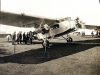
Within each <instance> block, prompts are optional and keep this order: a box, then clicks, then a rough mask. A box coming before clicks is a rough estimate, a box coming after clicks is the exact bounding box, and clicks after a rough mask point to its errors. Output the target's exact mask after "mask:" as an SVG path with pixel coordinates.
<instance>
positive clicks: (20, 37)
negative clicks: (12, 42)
mask: <svg viewBox="0 0 100 75" xmlns="http://www.w3.org/2000/svg"><path fill="white" fill-rule="evenodd" d="M19 42H20V44H21V43H22V32H20V33H19Z"/></svg>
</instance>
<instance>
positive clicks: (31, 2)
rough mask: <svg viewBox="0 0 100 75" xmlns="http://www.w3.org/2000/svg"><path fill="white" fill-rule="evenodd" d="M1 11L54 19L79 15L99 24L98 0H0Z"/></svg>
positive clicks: (84, 19) (91, 22)
mask: <svg viewBox="0 0 100 75" xmlns="http://www.w3.org/2000/svg"><path fill="white" fill-rule="evenodd" d="M1 11H6V12H12V13H19V14H20V13H25V14H26V15H30V16H44V17H48V18H55V19H56V18H61V17H71V18H76V17H80V19H81V20H82V21H84V22H85V23H86V24H92V25H94V24H95V25H100V3H99V0H1Z"/></svg>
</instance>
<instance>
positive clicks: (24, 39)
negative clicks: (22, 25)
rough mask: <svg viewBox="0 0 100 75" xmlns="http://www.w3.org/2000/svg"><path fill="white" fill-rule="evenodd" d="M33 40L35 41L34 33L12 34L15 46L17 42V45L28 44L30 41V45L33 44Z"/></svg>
mask: <svg viewBox="0 0 100 75" xmlns="http://www.w3.org/2000/svg"><path fill="white" fill-rule="evenodd" d="M32 39H33V32H32V31H30V32H27V33H25V32H24V33H22V32H21V31H19V32H18V33H16V32H14V33H13V34H12V44H15V43H16V42H17V44H22V43H24V44H27V43H28V41H30V43H31V44H32Z"/></svg>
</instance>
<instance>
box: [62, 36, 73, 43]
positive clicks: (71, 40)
mask: <svg viewBox="0 0 100 75" xmlns="http://www.w3.org/2000/svg"><path fill="white" fill-rule="evenodd" d="M62 37H63V38H64V39H65V40H66V41H67V42H73V39H72V38H71V37H70V36H68V35H67V38H65V37H64V36H62Z"/></svg>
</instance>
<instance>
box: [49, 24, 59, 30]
mask: <svg viewBox="0 0 100 75" xmlns="http://www.w3.org/2000/svg"><path fill="white" fill-rule="evenodd" d="M57 28H59V24H55V25H53V26H51V29H57Z"/></svg>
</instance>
